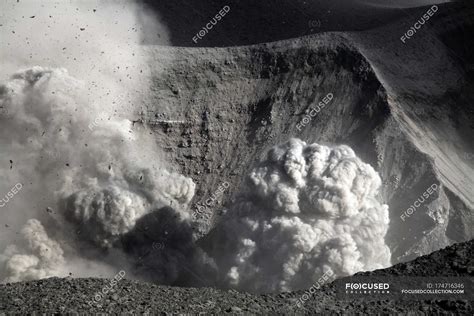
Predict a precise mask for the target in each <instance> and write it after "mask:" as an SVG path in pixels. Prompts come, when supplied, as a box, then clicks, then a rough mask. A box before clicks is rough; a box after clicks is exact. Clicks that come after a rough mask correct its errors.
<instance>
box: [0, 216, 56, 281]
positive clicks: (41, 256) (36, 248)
mask: <svg viewBox="0 0 474 316" xmlns="http://www.w3.org/2000/svg"><path fill="white" fill-rule="evenodd" d="M21 234H22V237H23V238H24V241H23V242H24V245H23V249H21V248H20V247H19V246H16V245H10V246H8V247H7V249H6V250H5V253H4V254H3V255H2V257H5V260H6V266H5V269H6V273H7V274H8V277H7V278H6V279H5V281H6V282H18V281H23V280H36V279H42V278H46V277H51V276H56V275H64V274H65V266H64V264H65V261H64V257H63V250H62V249H61V246H60V245H59V244H58V243H57V242H55V241H54V240H51V239H50V238H49V237H48V235H47V234H46V231H45V230H44V227H43V226H42V225H41V223H40V222H39V221H37V220H35V219H30V220H28V222H27V223H26V225H25V227H23V229H22V230H21ZM2 257H0V260H1V259H3V258H2Z"/></svg>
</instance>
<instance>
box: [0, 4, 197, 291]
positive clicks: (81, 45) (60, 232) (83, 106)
mask: <svg viewBox="0 0 474 316" xmlns="http://www.w3.org/2000/svg"><path fill="white" fill-rule="evenodd" d="M137 21H140V22H141V23H138V22H137ZM145 22H146V23H145ZM146 28H151V29H152V31H153V32H160V31H162V30H163V28H162V27H159V24H158V22H157V21H156V19H154V17H151V16H148V15H147V13H146V10H143V8H141V7H139V6H137V5H135V4H134V2H132V1H88V2H83V1H71V2H67V3H66V2H64V3H61V2H58V3H54V2H50V1H22V2H20V3H8V4H5V10H4V11H3V12H2V28H1V29H0V32H1V34H0V36H1V37H2V42H3V44H4V45H3V44H2V49H1V51H0V57H1V60H2V71H1V75H2V76H3V77H5V78H6V77H7V76H9V77H8V79H6V80H4V82H3V83H2V84H1V85H0V107H1V108H2V109H3V111H2V112H1V113H2V116H0V127H1V133H0V146H1V148H2V151H1V152H0V161H1V162H2V163H1V165H0V178H1V179H2V181H1V183H0V192H5V193H6V192H8V190H9V189H10V188H11V186H12V185H14V184H15V183H21V184H22V190H21V191H20V192H19V193H18V194H17V195H16V196H15V197H14V198H12V199H11V201H9V203H8V205H7V206H6V207H5V208H3V209H2V213H1V214H0V218H1V222H2V223H5V224H7V225H6V226H7V227H5V228H2V230H1V232H0V234H1V239H0V240H1V241H0V247H1V248H2V250H3V249H5V251H4V252H3V254H2V260H1V262H0V279H1V280H3V281H5V280H17V281H18V280H23V279H30V278H32V277H33V278H36V277H37V278H42V277H47V276H51V275H57V276H65V275H68V274H69V273H72V274H73V276H76V277H80V276H105V277H113V275H115V274H116V272H117V271H118V270H120V269H122V268H127V269H130V270H132V271H131V273H128V275H129V276H130V277H138V276H136V275H134V273H133V269H134V266H133V261H134V258H131V256H130V254H129V253H128V252H127V251H126V250H125V249H124V247H123V245H122V237H123V236H125V235H127V234H129V233H130V232H133V231H134V229H135V226H136V223H137V221H138V220H139V219H140V218H143V217H144V216H145V215H146V214H149V213H150V212H156V211H157V210H160V209H163V208H164V207H170V210H172V211H171V212H169V213H166V214H167V215H166V217H173V221H172V222H171V223H174V224H175V225H177V224H176V223H180V222H187V221H190V214H189V213H188V211H187V210H188V206H187V204H188V203H189V202H190V201H191V199H192V197H193V196H194V190H195V184H194V183H193V181H192V180H191V179H189V178H186V177H184V176H182V175H179V174H176V173H174V172H173V171H171V170H172V166H170V165H169V164H168V163H167V162H166V161H165V160H164V158H163V154H162V152H161V151H160V150H159V148H157V145H156V143H155V140H154V139H153V138H152V137H151V136H150V134H151V133H150V131H149V130H147V128H146V127H143V126H138V124H137V125H135V126H134V124H133V123H132V120H133V119H136V118H137V115H138V114H139V111H140V106H141V105H143V104H146V102H147V96H146V93H145V92H146V91H148V84H149V80H150V78H149V74H148V73H147V69H148V67H147V62H148V60H147V58H146V54H145V53H144V52H143V50H142V48H141V47H140V45H139V44H140V42H141V39H142V34H144V33H146V30H145V29H146ZM163 35H164V37H163V38H164V39H165V40H166V33H164V34H163ZM18 69H20V70H18ZM12 73H13V75H12ZM5 113H7V114H8V115H4V114H5ZM10 161H11V162H10ZM32 223H33V224H32ZM32 225H34V227H35V228H36V230H37V231H38V236H43V237H42V240H43V242H44V243H43V244H44V245H45V246H31V245H30V244H31V241H30V240H32V239H31V238H32V237H31V234H28V235H26V236H25V238H26V240H27V241H28V245H30V246H21V245H23V244H24V243H25V241H24V240H18V238H17V237H18V235H17V233H16V232H18V231H20V230H21V231H30V230H31V227H32ZM22 227H24V228H22ZM20 246H21V247H20ZM45 247H46V248H48V249H52V250H55V251H54V253H57V254H58V255H57V256H55V257H53V258H52V259H55V260H49V259H48V257H45V256H42V255H41V254H39V253H38V251H39V250H41V249H43V248H45ZM170 247H171V245H170ZM15 249H17V250H18V251H17V250H15ZM38 249H39V250H38ZM2 250H0V251H2ZM40 252H41V251H40ZM176 257H179V256H178V255H176ZM181 257H183V258H184V257H185V256H184V255H182V256H181ZM181 257H179V258H181ZM60 258H62V259H60ZM153 264H154V265H156V266H159V265H166V264H168V263H167V262H154V263H153ZM53 266H56V267H53ZM15 267H17V268H18V270H15ZM158 270H159V269H158ZM171 279H172V278H168V279H167V280H170V281H169V282H173V281H174V280H171Z"/></svg>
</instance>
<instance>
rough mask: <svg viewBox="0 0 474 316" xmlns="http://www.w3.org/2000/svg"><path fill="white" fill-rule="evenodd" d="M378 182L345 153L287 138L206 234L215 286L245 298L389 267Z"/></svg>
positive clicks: (385, 222) (385, 213)
mask: <svg viewBox="0 0 474 316" xmlns="http://www.w3.org/2000/svg"><path fill="white" fill-rule="evenodd" d="M380 185H381V180H380V177H379V176H378V174H377V173H376V172H375V171H374V169H373V168H372V167H371V166H370V165H368V164H365V163H363V162H362V161H361V160H360V159H359V158H357V157H356V155H355V154H354V152H353V151H352V149H351V148H349V147H348V146H338V147H327V146H323V145H318V144H309V145H308V144H306V143H305V142H303V141H301V140H298V139H292V140H290V141H288V142H287V143H284V144H282V145H280V146H276V147H274V148H273V149H271V150H270V151H269V152H268V154H267V156H266V158H265V159H264V160H263V161H262V162H261V163H259V164H258V166H257V167H256V168H255V169H254V170H253V171H252V172H251V174H250V175H249V177H248V179H247V180H246V182H245V184H244V188H243V192H242V194H241V195H240V197H239V199H238V201H237V203H235V204H234V205H233V206H232V207H230V209H229V210H228V211H227V213H226V214H225V216H224V218H223V220H222V222H221V223H220V224H218V226H217V227H216V229H215V231H214V232H213V235H212V239H211V240H212V246H211V250H212V253H213V255H214V256H215V258H216V263H217V265H218V266H219V268H220V276H219V277H220V282H221V284H222V285H223V286H225V287H233V288H237V289H241V290H246V291H252V292H275V291H289V290H296V289H304V288H309V287H311V285H312V284H313V283H315V282H316V281H317V280H318V278H320V277H321V276H322V275H323V274H324V273H326V272H328V271H330V272H332V273H333V274H334V276H335V277H341V276H346V275H351V274H354V273H356V272H358V271H363V270H373V269H377V268H383V267H386V266H388V265H389V264H390V250H389V248H388V247H387V246H386V244H385V242H384V237H385V235H386V232H387V229H388V224H389V219H388V207H387V205H384V204H382V203H380V202H379V201H378V200H377V195H378V189H379V187H380Z"/></svg>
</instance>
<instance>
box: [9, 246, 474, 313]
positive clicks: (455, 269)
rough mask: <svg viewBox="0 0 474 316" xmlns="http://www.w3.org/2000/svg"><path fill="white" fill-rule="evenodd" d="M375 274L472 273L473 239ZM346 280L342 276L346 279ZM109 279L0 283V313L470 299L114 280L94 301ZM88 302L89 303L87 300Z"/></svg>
mask: <svg viewBox="0 0 474 316" xmlns="http://www.w3.org/2000/svg"><path fill="white" fill-rule="evenodd" d="M357 275H358V276H361V275H376V276H387V277H389V276H390V277H393V276H458V277H474V241H470V242H466V243H460V244H455V245H453V246H450V247H447V248H445V249H443V250H440V251H437V252H434V253H432V254H430V255H427V256H422V257H419V258H417V259H416V260H413V261H411V262H407V263H401V264H397V265H395V266H393V267H390V268H387V269H383V270H376V271H373V272H365V273H359V274H357ZM350 278H351V277H349V278H345V279H343V281H345V280H349V279H350ZM110 283H111V280H108V279H72V278H65V279H62V278H49V279H43V280H39V281H31V282H21V283H12V284H4V285H1V286H0V314H2V315H3V314H11V313H14V314H25V313H33V312H35V313H41V314H42V313H61V314H62V313H79V314H91V313H128V314H160V313H161V314H164V315H166V314H188V313H192V314H196V313H204V314H208V313H209V314H225V313H229V314H281V315H295V314H296V315H302V314H321V313H323V314H368V315H375V314H381V313H382V314H411V315H418V314H428V315H439V314H442V315H446V314H452V315H472V314H473V312H474V311H473V302H472V301H463V300H458V301H449V300H431V301H389V300H384V301H370V302H363V301H360V300H352V301H342V300H338V299H337V298H336V295H335V285H334V283H331V284H327V285H325V286H323V287H322V288H321V290H320V291H318V292H316V293H315V294H313V295H312V296H311V298H310V299H309V300H307V301H306V302H305V304H304V306H303V307H301V306H300V307H297V305H296V302H297V301H298V299H299V298H300V297H301V296H302V295H303V294H304V291H298V292H291V293H281V294H266V295H253V294H248V293H239V292H237V291H232V290H230V291H222V290H217V289H212V288H202V289H197V288H178V287H168V286H158V285H154V284H149V283H140V282H136V281H130V280H126V279H123V280H119V281H118V282H117V284H116V285H114V286H112V287H113V291H110V292H109V293H108V294H106V295H104V297H102V298H101V299H100V300H99V302H98V303H96V302H94V295H95V294H96V293H97V292H99V291H101V290H102V289H103V288H104V287H106V286H108V287H110ZM90 303H91V304H90Z"/></svg>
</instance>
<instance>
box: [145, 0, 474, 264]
mask: <svg viewBox="0 0 474 316" xmlns="http://www.w3.org/2000/svg"><path fill="white" fill-rule="evenodd" d="M439 8H440V9H439V11H438V12H437V14H436V15H435V16H433V18H432V19H431V20H430V21H429V23H427V24H426V25H425V26H424V27H425V28H424V29H422V30H420V31H419V34H416V37H414V38H412V39H410V40H409V41H408V42H406V43H403V42H402V41H401V40H400V37H401V35H403V34H404V33H405V32H406V30H407V29H408V28H409V27H410V26H411V25H412V24H413V23H414V22H416V21H417V19H418V18H419V17H420V16H421V15H422V14H423V13H424V12H425V11H426V10H427V9H428V8H418V9H416V10H411V11H409V14H407V16H406V17H404V18H403V19H401V20H399V21H397V22H393V23H391V24H389V25H387V26H384V27H382V28H379V29H376V30H372V31H364V32H354V33H324V34H318V35H313V36H308V37H303V38H298V39H294V40H287V41H282V42H275V43H269V44H261V45H255V46H247V47H231V48H217V49H211V48H199V49H189V48H165V47H155V46H149V47H148V48H147V51H148V54H149V56H150V65H151V67H152V72H153V73H154V75H155V76H154V81H153V86H152V94H151V97H150V99H149V100H148V101H147V102H146V105H145V106H144V108H143V112H142V119H143V121H144V122H146V123H147V124H149V125H150V126H152V127H153V129H154V131H155V134H156V137H157V140H158V142H159V143H160V144H161V145H162V146H163V148H164V149H165V151H167V152H168V155H169V157H170V158H171V160H173V161H174V162H176V163H177V165H178V166H180V170H179V171H180V172H183V173H184V174H186V175H189V176H191V177H192V178H193V179H194V181H195V182H196V183H197V184H198V186H197V187H198V190H197V195H196V197H195V199H194V202H195V203H198V202H202V201H204V200H206V199H207V198H209V197H210V196H212V194H213V193H214V192H215V191H216V190H217V189H218V188H219V186H220V185H222V183H225V182H228V183H229V184H230V187H229V188H228V189H227V190H226V191H225V192H224V195H223V196H222V197H221V198H219V199H218V201H213V203H212V207H209V208H208V209H207V211H208V212H209V213H213V214H215V213H216V212H217V211H218V210H219V209H221V208H222V205H224V206H225V205H226V203H229V202H231V201H232V197H233V195H234V194H235V192H238V190H239V186H240V183H241V181H242V179H243V178H244V176H245V174H246V173H247V172H248V171H249V169H250V168H251V166H252V165H253V164H254V163H255V162H256V161H258V160H259V159H260V157H261V155H262V153H264V152H265V151H267V150H268V148H270V147H271V146H273V145H275V144H277V143H280V142H283V141H285V140H287V139H288V138H291V137H298V138H301V139H303V140H304V141H307V142H318V143H322V144H342V143H343V144H347V145H350V146H351V147H352V148H353V149H354V150H355V152H356V153H357V155H358V156H359V157H361V158H362V159H363V160H364V161H366V162H368V163H370V164H371V165H372V166H373V167H375V168H376V169H377V170H378V171H379V173H380V174H381V176H382V179H383V188H382V192H381V198H382V200H383V201H384V202H386V203H387V204H388V205H389V207H390V217H391V227H390V231H389V234H388V236H387V242H388V244H389V245H390V247H391V250H392V253H393V256H392V261H393V262H394V263H396V262H399V261H403V260H408V259H410V258H414V257H416V256H419V255H422V254H426V253H429V252H432V251H434V250H437V249H440V248H442V247H445V246H447V245H449V244H451V243H453V242H455V241H458V242H459V241H464V240H469V239H471V238H473V230H472V223H473V220H474V216H473V213H472V211H473V209H474V205H473V200H472V197H473V196H474V191H473V190H474V183H473V182H474V170H473V166H474V159H473V154H472V153H473V152H474V149H473V148H474V144H473V139H472V136H471V135H472V130H473V126H472V122H473V120H472V113H473V108H472V104H473V103H472V101H473V98H474V96H473V93H472V85H473V81H472V73H471V72H469V71H466V69H467V70H468V69H469V67H468V66H469V61H466V58H468V57H467V56H468V54H467V53H466V52H467V51H469V47H468V45H469V44H466V47H464V46H463V45H462V44H459V43H458V42H456V43H458V44H456V45H457V46H456V47H454V46H453V45H454V44H452V43H451V44H450V41H449V39H450V38H451V36H458V37H461V38H462V37H464V38H467V37H468V35H469V34H471V35H472V22H473V21H474V19H473V12H474V8H473V6H472V5H469V4H468V3H467V2H463V3H456V4H449V5H440V6H439ZM446 25H448V27H445V26H446ZM443 41H444V42H443ZM461 54H462V56H464V57H463V58H459V55H461ZM471 65H472V64H471ZM328 94H332V95H333V99H332V100H331V101H330V102H329V103H328V104H327V105H326V106H325V107H323V108H320V109H319V111H318V112H317V115H314V117H312V118H311V120H310V121H309V122H306V121H303V119H304V118H305V115H308V114H309V113H311V110H312V109H313V108H317V105H318V104H319V102H321V101H322V100H323V98H324V97H326V96H327V95H328ZM313 114H314V111H313ZM302 123H303V124H302ZM298 124H300V125H298ZM301 124H302V125H303V126H302V125H301ZM430 186H435V187H437V188H439V190H436V192H435V193H434V194H432V195H430V196H429V198H428V199H426V201H424V203H422V204H421V206H419V207H417V208H416V209H415V211H414V212H413V213H412V214H410V216H408V217H405V218H404V219H401V217H400V216H401V215H402V214H403V213H404V212H406V210H407V209H408V208H409V207H410V206H412V205H413V204H414V202H415V201H417V199H418V198H419V197H420V196H421V197H422V196H423V193H426V190H427V189H428V188H429V187H430ZM214 220H215V219H214ZM211 223H212V221H207V220H204V221H202V220H201V222H200V223H199V225H198V228H199V229H200V230H201V233H204V232H206V231H208V230H209V229H210V226H211V225H212V224H211Z"/></svg>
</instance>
